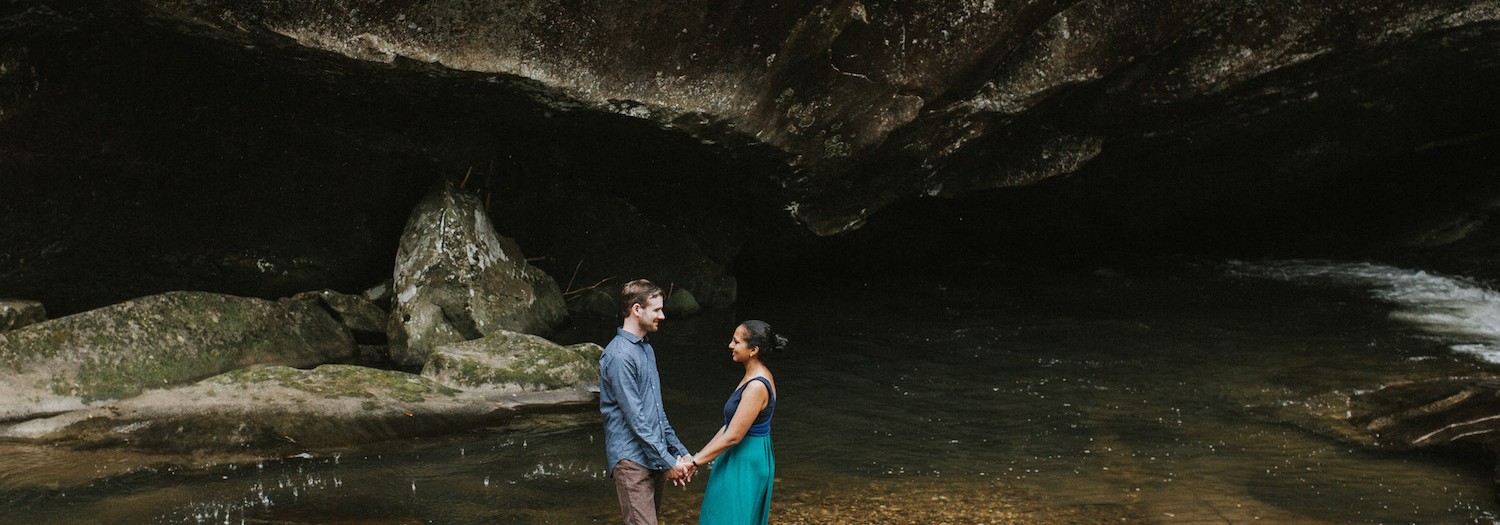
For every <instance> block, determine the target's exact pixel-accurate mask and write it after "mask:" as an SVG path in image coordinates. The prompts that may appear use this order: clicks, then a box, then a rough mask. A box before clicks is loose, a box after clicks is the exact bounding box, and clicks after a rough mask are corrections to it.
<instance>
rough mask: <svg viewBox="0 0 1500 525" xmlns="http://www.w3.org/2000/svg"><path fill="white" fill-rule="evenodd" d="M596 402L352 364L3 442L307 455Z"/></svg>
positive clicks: (27, 427)
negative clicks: (499, 391) (536, 408)
mask: <svg viewBox="0 0 1500 525" xmlns="http://www.w3.org/2000/svg"><path fill="white" fill-rule="evenodd" d="M589 400H590V398H589V397H587V396H583V395H580V394H577V393H568V392H552V391H543V392H524V393H513V394H512V395H507V396H504V397H499V396H491V395H485V394H483V393H477V392H464V391H460V390H457V389H453V388H449V387H446V386H443V385H441V384H439V383H437V382H435V381H432V380H430V379H426V378H423V377H421V376H417V375H414V374H408V373H404V372H397V371H389V370H377V369H373V368H365V367H359V366H351V365H323V366H319V367H317V368H314V369H312V370H298V369H295V368H289V367H283V366H269V367H255V368H247V369H243V370H237V371H234V372H230V373H226V374H222V375H219V376H215V377H212V378H209V379H206V380H204V381H202V382H199V383H197V384H194V385H190V386H185V387H179V388H173V389H167V390H153V391H151V392H148V393H146V394H144V395H141V396H139V397H135V398H131V399H127V400H124V401H120V402H117V403H112V404H110V405H108V406H105V407H100V408H96V409H91V410H82V411H77V412H71V413H68V414H63V415H59V416H55V417H52V418H47V419H39V420H33V421H28V422H25V423H21V424H17V425H11V426H9V427H6V428H4V429H3V430H0V435H3V436H5V437H11V438H22V439H31V440H40V441H49V442H57V443H61V444H67V445H73V446H107V445H128V446H133V447H141V448H147V449H151V450H153V451H164V452H196V451H234V450H245V449H254V450H265V449H300V450H306V449H307V448H309V447H328V446H339V445H349V444H359V443H367V442H372V441H379V440H386V439H393V438H400V437H410V436H421V435H435V434H441V433H444V432H451V431H455V430H460V429H464V428H473V427H475V426H478V425H483V424H490V423H495V422H499V421H503V420H504V419H505V418H507V417H509V416H511V415H512V414H514V413H515V412H516V411H517V410H518V409H522V408H524V407H526V406H528V405H531V404H546V405H555V404H558V403H567V402H578V401H589Z"/></svg>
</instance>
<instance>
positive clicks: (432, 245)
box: [388, 181, 567, 365]
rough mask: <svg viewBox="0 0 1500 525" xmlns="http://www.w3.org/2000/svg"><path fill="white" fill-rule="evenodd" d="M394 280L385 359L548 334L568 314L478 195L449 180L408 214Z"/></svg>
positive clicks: (415, 360) (408, 359) (413, 358)
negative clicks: (489, 339)
mask: <svg viewBox="0 0 1500 525" xmlns="http://www.w3.org/2000/svg"><path fill="white" fill-rule="evenodd" d="M394 283H395V284H394V290H395V294H396V296H395V304H394V306H393V308H392V311H391V317H390V324H389V329H388V331H389V334H390V339H391V356H392V358H393V359H394V360H396V361H397V362H399V363H401V364H405V365H418V364H422V363H423V362H425V361H426V360H427V356H428V354H430V353H431V351H432V349H433V348H435V347H437V346H439V345H442V344H447V343H455V342H459V341H465V340H469V339H476V338H479V337H483V336H484V335H487V334H492V333H496V332H498V331H502V330H505V331H517V332H524V333H542V334H546V333H551V331H552V329H553V328H554V327H556V326H557V325H559V324H561V323H562V322H563V321H564V320H565V319H566V316H567V307H566V306H565V304H564V302H563V298H562V292H561V291H560V290H558V288H557V283H556V282H554V281H553V280H552V278H551V277H549V276H548V275H547V274H546V273H544V272H542V271H541V270H539V269H537V268H536V267H534V266H532V265H531V264H530V263H528V262H526V257H525V255H523V254H522V253H521V249H520V247H519V246H517V245H516V243H515V242H514V241H512V240H511V239H508V238H506V237H502V236H500V235H499V234H498V233H496V232H495V228H494V226H493V225H492V224H491V223H490V219H489V215H488V214H487V213H486V212H485V210H484V206H483V204H482V203H480V202H479V199H478V198H477V197H475V196H473V195H470V194H468V193H465V192H463V191H462V190H460V189H458V188H457V187H455V186H454V185H453V184H452V183H450V182H447V181H443V182H441V183H439V184H438V185H437V186H435V187H434V188H433V189H432V191H431V192H429V193H428V194H427V196H426V197H424V198H423V199H422V202H420V203H419V204H418V205H417V207H416V209H414V210H413V211H412V214H411V219H410V220H409V221H408V222H407V227H406V231H405V232H404V233H403V234H402V236H401V246H400V250H399V251H398V252H397V255H396V268H395V273H394Z"/></svg>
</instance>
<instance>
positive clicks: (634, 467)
mask: <svg viewBox="0 0 1500 525" xmlns="http://www.w3.org/2000/svg"><path fill="white" fill-rule="evenodd" d="M620 305H621V307H622V312H621V313H622V314H623V315H624V316H625V319H624V321H623V322H622V323H621V326H620V328H619V329H617V330H616V331H615V338H614V339H613V340H611V341H610V342H609V345H608V346H605V347H604V355H603V356H601V357H600V358H599V412H600V413H602V414H603V415H604V450H605V453H606V455H607V456H608V461H609V474H610V476H611V477H613V478H614V480H615V492H616V495H617V496H618V497H619V499H620V512H621V513H623V514H624V515H625V523H626V524H627V525H647V524H649V525H656V514H657V512H660V511H661V499H662V493H663V491H664V489H665V487H666V481H667V480H668V479H671V480H673V481H674V482H676V483H685V482H686V480H687V479H689V478H690V477H691V475H692V473H693V471H694V469H693V468H692V466H691V465H692V459H691V458H692V453H691V452H690V451H689V450H688V448H687V446H685V445H683V444H682V441H681V440H679V439H677V432H676V431H674V430H672V425H671V424H669V423H667V412H666V409H664V408H663V407H662V402H661V376H660V375H658V373H657V370H656V350H655V349H653V348H651V343H649V342H647V341H646V338H647V336H649V335H650V334H651V333H653V332H656V330H657V329H658V328H660V327H661V322H662V321H663V320H666V318H667V314H666V313H665V312H663V311H662V294H661V288H660V287H658V286H656V285H654V284H651V281H647V280H645V279H637V280H634V281H631V282H629V283H626V284H625V286H624V288H622V289H621V290H620Z"/></svg>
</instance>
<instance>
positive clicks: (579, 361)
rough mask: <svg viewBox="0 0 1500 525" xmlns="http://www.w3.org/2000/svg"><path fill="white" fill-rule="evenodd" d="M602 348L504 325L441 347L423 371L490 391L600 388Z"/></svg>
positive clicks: (446, 382) (455, 384)
mask: <svg viewBox="0 0 1500 525" xmlns="http://www.w3.org/2000/svg"><path fill="white" fill-rule="evenodd" d="M603 353H604V349H603V348H600V347H599V345H596V344H593V343H579V344H576V345H571V346H562V345H559V344H557V343H554V342H552V341H549V340H547V339H545V338H542V337H538V336H534V335H527V334H520V333H516V332H506V331H502V332H497V333H495V334H491V335H488V336H485V337H484V338H483V339H476V340H473V341H465V342H462V343H454V344H449V345H443V346H439V347H437V348H436V349H434V350H433V351H432V355H431V356H430V357H428V358H427V364H426V366H424V367H423V368H422V377H425V378H428V379H431V380H433V381H436V382H438V383H441V384H444V385H448V386H451V387H455V388H461V389H465V390H482V391H488V392H503V393H509V392H528V391H539V390H568V391H575V392H582V393H587V392H589V391H591V390H592V391H595V392H597V391H598V384H599V356H600V355H603ZM581 395H583V394H581ZM585 397H587V396H586V395H585Z"/></svg>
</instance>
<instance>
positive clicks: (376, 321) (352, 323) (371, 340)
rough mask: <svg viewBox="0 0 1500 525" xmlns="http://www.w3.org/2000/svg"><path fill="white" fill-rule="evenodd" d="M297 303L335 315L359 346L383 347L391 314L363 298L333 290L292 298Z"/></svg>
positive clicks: (307, 293)
mask: <svg viewBox="0 0 1500 525" xmlns="http://www.w3.org/2000/svg"><path fill="white" fill-rule="evenodd" d="M291 299H292V300H294V301H312V302H314V303H316V304H318V305H320V306H322V307H323V308H324V309H326V310H328V313H330V314H332V315H333V318H334V319H336V320H338V322H339V323H340V324H342V325H344V328H347V329H348V330H349V333H350V334H351V335H353V336H354V340H355V341H358V342H359V343H360V344H384V343H385V342H386V334H385V329H386V324H387V322H389V320H390V314H388V313H386V311H385V310H382V309H381V308H380V307H379V306H376V304H375V303H374V302H371V301H370V300H368V299H365V298H364V297H363V296H358V295H349V294H343V293H339V292H335V291H333V290H320V291H316V292H303V293H299V294H297V295H294V296H292V297H291Z"/></svg>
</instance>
